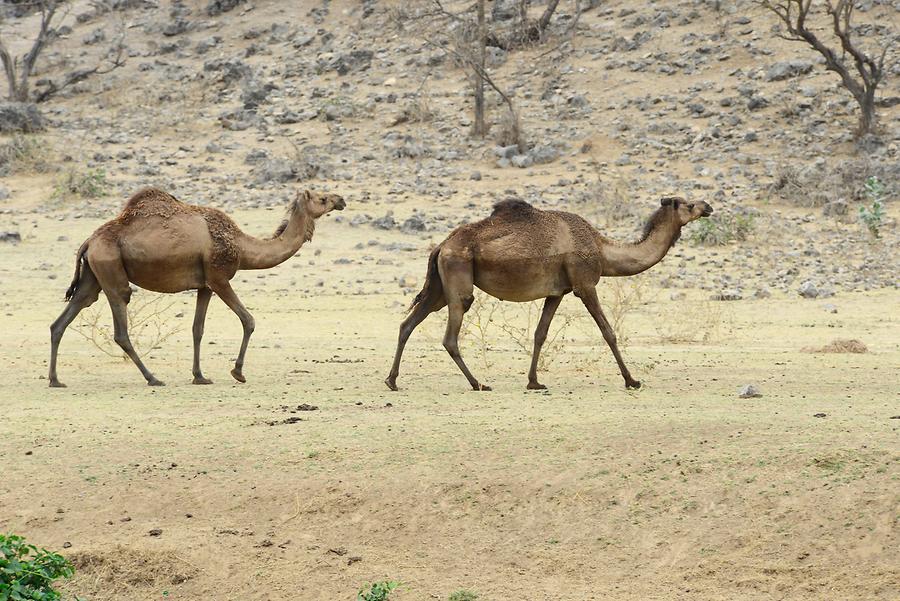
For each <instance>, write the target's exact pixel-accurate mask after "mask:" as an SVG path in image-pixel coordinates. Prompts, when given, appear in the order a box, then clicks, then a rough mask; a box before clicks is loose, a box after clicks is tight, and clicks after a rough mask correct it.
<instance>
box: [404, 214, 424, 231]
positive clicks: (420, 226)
mask: <svg viewBox="0 0 900 601" xmlns="http://www.w3.org/2000/svg"><path fill="white" fill-rule="evenodd" d="M426 229H427V228H426V226H425V221H423V220H422V218H421V217H419V216H418V215H413V216H412V217H410V218H409V219H407V220H406V221H404V222H403V225H401V226H400V230H401V231H403V232H405V233H407V234H411V233H413V232H424V231H425V230H426Z"/></svg>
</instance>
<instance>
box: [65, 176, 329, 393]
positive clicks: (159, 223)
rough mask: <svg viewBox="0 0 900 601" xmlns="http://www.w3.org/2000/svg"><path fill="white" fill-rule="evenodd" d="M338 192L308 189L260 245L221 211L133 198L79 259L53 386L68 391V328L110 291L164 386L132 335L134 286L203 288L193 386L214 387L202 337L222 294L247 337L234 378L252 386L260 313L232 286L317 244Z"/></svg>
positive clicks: (119, 331) (118, 320)
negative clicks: (250, 361) (251, 345)
mask: <svg viewBox="0 0 900 601" xmlns="http://www.w3.org/2000/svg"><path fill="white" fill-rule="evenodd" d="M345 206H346V205H345V203H344V199H343V198H341V197H340V196H338V195H336V194H319V193H316V192H309V191H306V192H302V193H299V194H298V195H297V197H296V198H295V199H294V200H293V201H292V202H291V204H290V206H289V207H288V215H287V218H286V219H285V220H284V222H283V223H282V224H281V225H280V226H279V227H278V230H277V231H276V232H275V234H274V235H273V236H272V237H271V238H268V239H265V240H261V239H258V238H254V237H252V236H249V235H247V234H245V233H243V232H242V231H241V230H240V229H239V228H238V226H237V225H236V224H235V223H234V221H232V220H231V218H230V217H228V216H227V215H226V214H225V213H223V212H222V211H219V210H218V209H213V208H209V207H198V206H194V205H189V204H186V203H183V202H181V201H180V200H178V199H176V198H175V197H174V196H172V195H171V194H167V193H166V192H163V191H162V190H158V189H155V188H145V189H143V190H141V191H140V192H138V193H137V194H135V195H134V196H132V197H131V198H130V199H129V200H128V202H127V203H125V208H124V209H123V210H122V213H121V214H120V215H119V216H118V217H116V218H115V219H113V220H112V221H109V222H107V223H105V224H104V225H102V226H100V227H99V228H98V229H97V231H95V232H94V233H93V234H92V235H91V237H90V238H88V239H87V240H86V241H85V242H84V244H82V245H81V248H80V249H78V255H77V257H76V259H75V277H74V278H73V279H72V285H71V286H69V289H68V290H67V291H66V300H67V301H68V303H69V304H68V305H67V306H66V309H65V310H64V311H63V312H62V315H60V316H59V318H58V319H57V320H56V321H54V322H53V325H52V326H50V386H52V387H63V386H64V384H62V383H61V382H60V381H59V379H58V378H57V376H56V355H57V352H58V350H59V342H60V340H61V339H62V336H63V333H64V332H65V331H66V328H67V327H68V326H69V324H70V323H72V320H74V319H75V317H76V316H77V315H78V313H79V312H80V311H81V310H82V309H84V308H85V307H88V306H90V305H91V304H93V303H94V302H95V301H96V300H97V297H98V295H99V293H100V290H103V292H104V293H106V299H107V300H108V301H109V306H110V308H111V309H112V314H113V323H114V326H115V341H116V343H117V344H118V345H119V346H120V347H122V350H123V351H125V353H126V354H128V356H129V357H131V360H132V361H134V363H135V365H137V367H138V369H139V370H141V373H142V374H143V376H144V378H146V379H147V383H148V384H150V385H151V386H161V385H162V382H160V381H159V380H157V379H156V378H155V377H154V376H153V374H152V373H150V370H148V369H147V368H146V367H145V366H144V364H143V363H142V362H141V360H140V358H139V357H138V355H137V353H136V352H135V351H134V348H133V347H132V345H131V341H130V340H129V338H128V313H127V310H126V307H127V305H128V301H129V300H130V299H131V288H130V286H129V282H131V283H134V284H136V285H138V286H140V287H141V288H146V289H147V290H153V291H155V292H181V291H183V290H197V310H196V313H195V314H194V327H193V334H194V367H193V374H194V384H211V383H212V382H211V381H210V380H208V379H206V378H204V377H203V374H202V372H201V371H200V339H201V338H202V337H203V324H204V322H205V321H206V309H207V307H208V306H209V300H210V298H211V297H212V294H213V293H214V292H215V293H216V294H218V295H219V298H221V299H222V301H224V302H225V304H226V305H228V307H229V308H230V309H231V310H232V311H234V312H235V313H236V314H237V316H238V317H239V318H240V319H241V324H242V325H243V327H244V338H243V340H242V342H241V350H240V352H239V354H238V357H237V361H235V364H234V369H233V370H231V375H232V376H234V379H235V380H237V381H238V382H244V381H246V380H245V378H244V374H243V372H242V368H243V366H244V354H245V353H246V351H247V343H248V341H249V340H250V334H252V333H253V328H254V321H253V316H252V315H250V312H249V311H247V309H246V308H245V307H244V305H243V304H242V303H241V301H240V300H239V299H238V297H237V295H236V294H235V293H234V290H232V288H231V284H230V283H229V281H230V280H231V278H233V277H234V274H235V273H236V272H237V271H238V270H239V269H268V268H270V267H274V266H275V265H278V264H280V263H283V262H284V261H286V260H288V259H289V258H291V257H292V256H294V254H296V253H297V251H299V250H300V247H301V246H303V243H304V242H307V241H308V240H310V239H312V235H313V231H314V230H315V220H316V219H318V218H319V217H321V216H322V215H324V214H325V213H328V212H329V211H331V210H334V209H336V210H339V211H340V210H341V209H343V208H344V207H345Z"/></svg>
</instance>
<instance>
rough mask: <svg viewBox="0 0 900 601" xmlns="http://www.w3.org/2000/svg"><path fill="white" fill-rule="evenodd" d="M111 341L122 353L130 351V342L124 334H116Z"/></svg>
mask: <svg viewBox="0 0 900 601" xmlns="http://www.w3.org/2000/svg"><path fill="white" fill-rule="evenodd" d="M113 340H114V341H115V343H116V344H118V345H119V346H120V347H121V348H122V350H123V351H126V352H127V351H128V350H129V349H131V340H130V339H129V338H128V334H126V333H125V332H116V333H115V335H114V336H113Z"/></svg>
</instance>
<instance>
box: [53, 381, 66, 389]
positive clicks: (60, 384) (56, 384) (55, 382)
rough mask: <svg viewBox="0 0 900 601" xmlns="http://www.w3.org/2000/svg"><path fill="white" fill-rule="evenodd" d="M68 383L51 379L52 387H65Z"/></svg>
mask: <svg viewBox="0 0 900 601" xmlns="http://www.w3.org/2000/svg"><path fill="white" fill-rule="evenodd" d="M65 387H66V385H65V384H63V383H62V382H60V381H59V380H50V388H65Z"/></svg>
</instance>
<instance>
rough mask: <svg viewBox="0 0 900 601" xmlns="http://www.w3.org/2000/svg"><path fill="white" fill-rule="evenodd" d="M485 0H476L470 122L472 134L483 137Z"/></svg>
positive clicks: (485, 53) (485, 48)
mask: <svg viewBox="0 0 900 601" xmlns="http://www.w3.org/2000/svg"><path fill="white" fill-rule="evenodd" d="M484 3H485V0H478V68H477V69H473V71H474V73H473V75H474V76H475V122H474V123H473V124H472V135H473V136H474V137H476V138H484V136H485V135H486V134H487V126H486V125H485V123H484V73H486V71H485V67H486V66H487V25H486V23H485V20H484Z"/></svg>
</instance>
